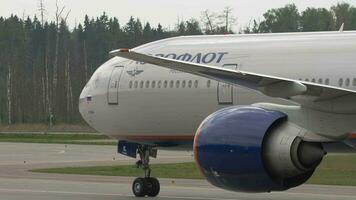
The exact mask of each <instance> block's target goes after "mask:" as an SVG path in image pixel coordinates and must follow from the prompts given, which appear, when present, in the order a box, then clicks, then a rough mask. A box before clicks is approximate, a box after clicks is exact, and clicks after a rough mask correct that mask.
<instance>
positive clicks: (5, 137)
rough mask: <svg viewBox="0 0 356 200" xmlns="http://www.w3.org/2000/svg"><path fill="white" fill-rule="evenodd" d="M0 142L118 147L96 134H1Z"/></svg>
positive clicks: (113, 141)
mask: <svg viewBox="0 0 356 200" xmlns="http://www.w3.org/2000/svg"><path fill="white" fill-rule="evenodd" d="M0 142H23V143H52V144H53V143H55V144H89V145H116V141H115V140H109V138H108V137H107V136H105V135H94V134H21V133H20V134H17V133H16V134H0Z"/></svg>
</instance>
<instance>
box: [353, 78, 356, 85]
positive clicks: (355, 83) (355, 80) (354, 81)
mask: <svg viewBox="0 0 356 200" xmlns="http://www.w3.org/2000/svg"><path fill="white" fill-rule="evenodd" d="M352 85H353V86H356V78H354V80H353V81H352Z"/></svg>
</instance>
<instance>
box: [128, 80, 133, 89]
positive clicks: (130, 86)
mask: <svg viewBox="0 0 356 200" xmlns="http://www.w3.org/2000/svg"><path fill="white" fill-rule="evenodd" d="M129 88H130V89H131V88H132V81H130V83H129Z"/></svg>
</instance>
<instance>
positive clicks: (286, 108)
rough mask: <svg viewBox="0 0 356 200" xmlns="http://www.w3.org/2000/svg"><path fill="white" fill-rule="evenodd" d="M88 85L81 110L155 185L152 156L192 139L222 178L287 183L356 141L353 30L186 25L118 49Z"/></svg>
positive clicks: (271, 185) (254, 184)
mask: <svg viewBox="0 0 356 200" xmlns="http://www.w3.org/2000/svg"><path fill="white" fill-rule="evenodd" d="M110 55H111V56H112V58H111V59H109V60H108V61H107V62H105V63H104V64H103V65H101V66H100V67H99V68H98V69H97V70H96V71H95V73H94V74H93V75H92V77H91V78H90V80H89V81H88V83H87V84H86V86H85V87H84V89H83V91H82V93H81V95H80V100H79V110H80V113H81V115H82V116H83V118H84V119H85V121H86V122H87V123H88V124H89V125H90V126H91V127H93V128H94V129H96V130H97V131H99V132H101V133H104V134H106V135H108V136H110V137H112V138H115V139H117V140H118V141H119V142H118V146H117V148H118V153H120V154H123V155H126V156H129V157H132V158H136V157H137V156H138V157H139V159H138V161H137V163H136V164H137V166H139V167H141V168H142V169H143V171H144V177H140V178H136V179H135V181H134V182H133V185H132V191H133V193H134V195H135V196H137V197H143V196H152V197H154V196H157V195H158V194H159V192H160V184H159V181H158V179H157V178H154V177H151V169H150V164H149V162H150V158H152V157H153V158H156V157H157V150H158V149H159V148H171V149H181V150H193V152H194V159H195V162H196V164H197V166H198V168H199V169H200V171H201V173H202V174H203V175H204V177H205V178H206V179H207V180H208V181H209V182H210V183H212V184H213V185H214V186H217V187H219V188H223V189H226V190H231V191H237V192H252V193H255V192H272V191H284V190H287V189H290V188H293V187H296V186H299V185H301V184H303V183H305V182H306V181H307V180H308V179H309V178H310V177H311V176H312V174H313V172H314V171H315V169H316V168H317V167H318V166H319V164H320V163H321V162H322V159H323V157H324V156H325V155H326V154H327V153H329V152H332V150H328V148H327V146H328V145H332V144H345V145H346V146H349V147H350V148H355V147H356V143H355V139H356V134H355V130H356V123H355V122H356V103H355V102H356V73H355V72H356V32H355V31H342V32H311V33H268V34H251V35H250V34H236V35H213V36H207V35H204V36H181V37H173V38H168V39H163V40H159V41H155V42H151V43H148V44H144V45H141V46H138V47H136V48H133V49H117V50H113V51H112V52H110Z"/></svg>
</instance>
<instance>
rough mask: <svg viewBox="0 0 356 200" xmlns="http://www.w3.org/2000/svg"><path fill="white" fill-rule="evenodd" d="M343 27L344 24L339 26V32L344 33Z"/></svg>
mask: <svg viewBox="0 0 356 200" xmlns="http://www.w3.org/2000/svg"><path fill="white" fill-rule="evenodd" d="M344 26H345V23H342V24H341V27H340V29H339V31H340V32H343V31H344Z"/></svg>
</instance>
